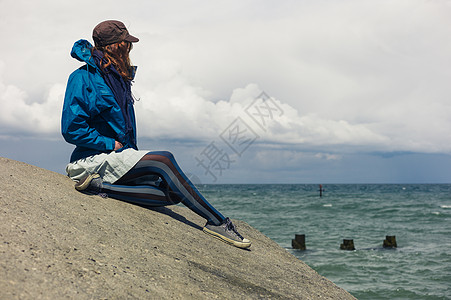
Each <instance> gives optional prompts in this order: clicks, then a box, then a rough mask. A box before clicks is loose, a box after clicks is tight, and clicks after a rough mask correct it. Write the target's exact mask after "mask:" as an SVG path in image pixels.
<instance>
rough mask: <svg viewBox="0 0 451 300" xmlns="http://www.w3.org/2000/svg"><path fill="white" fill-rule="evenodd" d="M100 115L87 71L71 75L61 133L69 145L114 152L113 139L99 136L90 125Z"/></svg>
mask: <svg viewBox="0 0 451 300" xmlns="http://www.w3.org/2000/svg"><path fill="white" fill-rule="evenodd" d="M99 113H100V111H99V110H98V107H97V106H96V92H95V90H94V88H93V87H91V86H90V84H89V81H88V79H87V71H86V70H83V69H79V70H77V71H75V72H74V73H72V75H71V76H70V77H69V81H68V84H67V88H66V94H65V97H64V106H63V113H62V118H61V131H62V134H63V137H64V139H65V140H66V141H67V142H68V143H71V144H74V145H76V146H81V147H85V148H91V149H96V150H101V151H107V150H111V151H113V150H115V148H116V147H117V146H118V145H117V144H116V141H115V139H114V138H111V137H107V136H103V135H101V134H100V133H99V132H98V131H97V130H96V129H95V128H93V127H92V126H91V125H90V121H92V119H93V118H94V117H95V116H97V115H98V114H99Z"/></svg>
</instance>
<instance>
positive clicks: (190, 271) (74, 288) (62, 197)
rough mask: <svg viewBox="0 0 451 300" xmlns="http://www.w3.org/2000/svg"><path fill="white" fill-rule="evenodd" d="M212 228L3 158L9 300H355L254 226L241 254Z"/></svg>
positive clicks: (2, 252)
mask: <svg viewBox="0 0 451 300" xmlns="http://www.w3.org/2000/svg"><path fill="white" fill-rule="evenodd" d="M232 217H233V216H232ZM204 223H205V221H204V220H203V219H202V218H200V217H198V216H197V215H196V214H194V213H192V212H191V211H190V210H188V209H186V208H184V207H180V206H171V207H167V208H158V209H149V208H144V207H140V206H136V205H132V204H129V203H125V202H121V201H117V200H114V199H111V198H106V199H104V198H101V197H99V196H87V195H84V194H81V193H79V192H77V191H75V189H74V188H73V182H72V181H71V180H70V179H68V178H67V177H65V176H63V175H61V174H57V173H54V172H50V171H47V170H44V169H41V168H38V167H35V166H31V165H28V164H25V163H22V162H18V161H13V160H10V159H7V158H0V228H1V229H0V272H1V273H0V274H1V275H0V299H215V298H220V299H354V298H353V297H352V296H351V295H350V294H349V293H347V292H346V291H345V290H343V289H341V288H339V287H337V286H336V285H335V284H333V283H332V282H331V281H329V280H328V279H326V278H324V277H322V276H320V275H318V274H317V273H316V272H315V271H314V270H312V269H311V268H309V267H308V266H307V265H306V264H304V263H303V262H302V261H300V260H299V259H297V258H296V257H294V256H293V255H291V254H290V253H288V252H287V251H286V250H284V249H283V248H281V247H280V246H279V245H277V244H276V243H275V242H273V241H272V240H270V239H269V238H267V237H266V236H264V235H263V234H262V233H260V232H259V231H257V230H256V229H254V228H252V227H251V226H249V225H248V224H246V223H244V222H242V221H234V223H236V225H237V227H238V229H239V231H240V232H242V233H243V235H245V236H246V237H249V239H251V240H252V242H253V244H252V247H251V248H250V250H242V249H238V248H235V247H232V246H229V245H227V244H225V243H223V242H221V241H219V240H217V239H214V238H212V237H210V236H208V235H206V234H204V233H203V232H202V231H201V230H202V226H203V225H204Z"/></svg>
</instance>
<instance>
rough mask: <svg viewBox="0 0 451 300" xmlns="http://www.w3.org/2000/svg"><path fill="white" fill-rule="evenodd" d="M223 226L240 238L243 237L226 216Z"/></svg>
mask: <svg viewBox="0 0 451 300" xmlns="http://www.w3.org/2000/svg"><path fill="white" fill-rule="evenodd" d="M225 228H226V230H228V231H231V232H233V233H234V234H236V236H237V237H239V238H240V239H242V240H243V239H244V237H243V236H242V235H241V234H240V233H239V232H238V231H237V230H236V227H235V225H234V224H233V223H232V221H231V220H230V219H229V218H226V220H225Z"/></svg>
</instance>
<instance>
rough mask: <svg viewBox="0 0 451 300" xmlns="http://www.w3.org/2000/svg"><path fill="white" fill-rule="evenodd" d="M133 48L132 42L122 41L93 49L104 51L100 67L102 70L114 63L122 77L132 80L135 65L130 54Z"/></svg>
mask: <svg viewBox="0 0 451 300" xmlns="http://www.w3.org/2000/svg"><path fill="white" fill-rule="evenodd" d="M132 48H133V45H132V43H130V42H126V41H122V42H119V43H115V44H111V45H106V46H103V47H94V48H93V50H92V51H95V50H99V51H101V52H103V59H102V61H101V62H100V68H101V69H102V71H103V70H104V69H105V68H107V67H108V66H110V65H113V66H114V68H115V69H116V70H117V72H118V73H119V74H120V75H121V76H122V78H124V79H126V80H132V79H133V67H132V65H131V62H130V56H129V54H130V50H132Z"/></svg>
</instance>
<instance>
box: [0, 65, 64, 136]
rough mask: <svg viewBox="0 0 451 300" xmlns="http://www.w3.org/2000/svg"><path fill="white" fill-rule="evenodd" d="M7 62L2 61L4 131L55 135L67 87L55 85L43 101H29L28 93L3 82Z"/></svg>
mask: <svg viewBox="0 0 451 300" xmlns="http://www.w3.org/2000/svg"><path fill="white" fill-rule="evenodd" d="M3 65H4V64H3V63H2V62H1V61H0V103H2V109H1V110H0V134H2V135H11V136H17V135H21V134H23V135H26V136H27V135H44V136H45V135H47V136H55V134H56V133H57V132H59V129H60V118H61V108H62V100H63V95H64V88H65V87H64V86H63V85H61V84H55V85H53V86H52V87H50V88H49V89H48V91H47V96H46V97H45V99H44V101H43V102H41V103H40V102H36V101H32V102H28V101H29V99H28V94H27V92H25V91H23V90H21V89H20V88H19V87H16V86H14V85H6V84H4V83H3V82H2V74H3V73H4V67H3Z"/></svg>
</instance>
